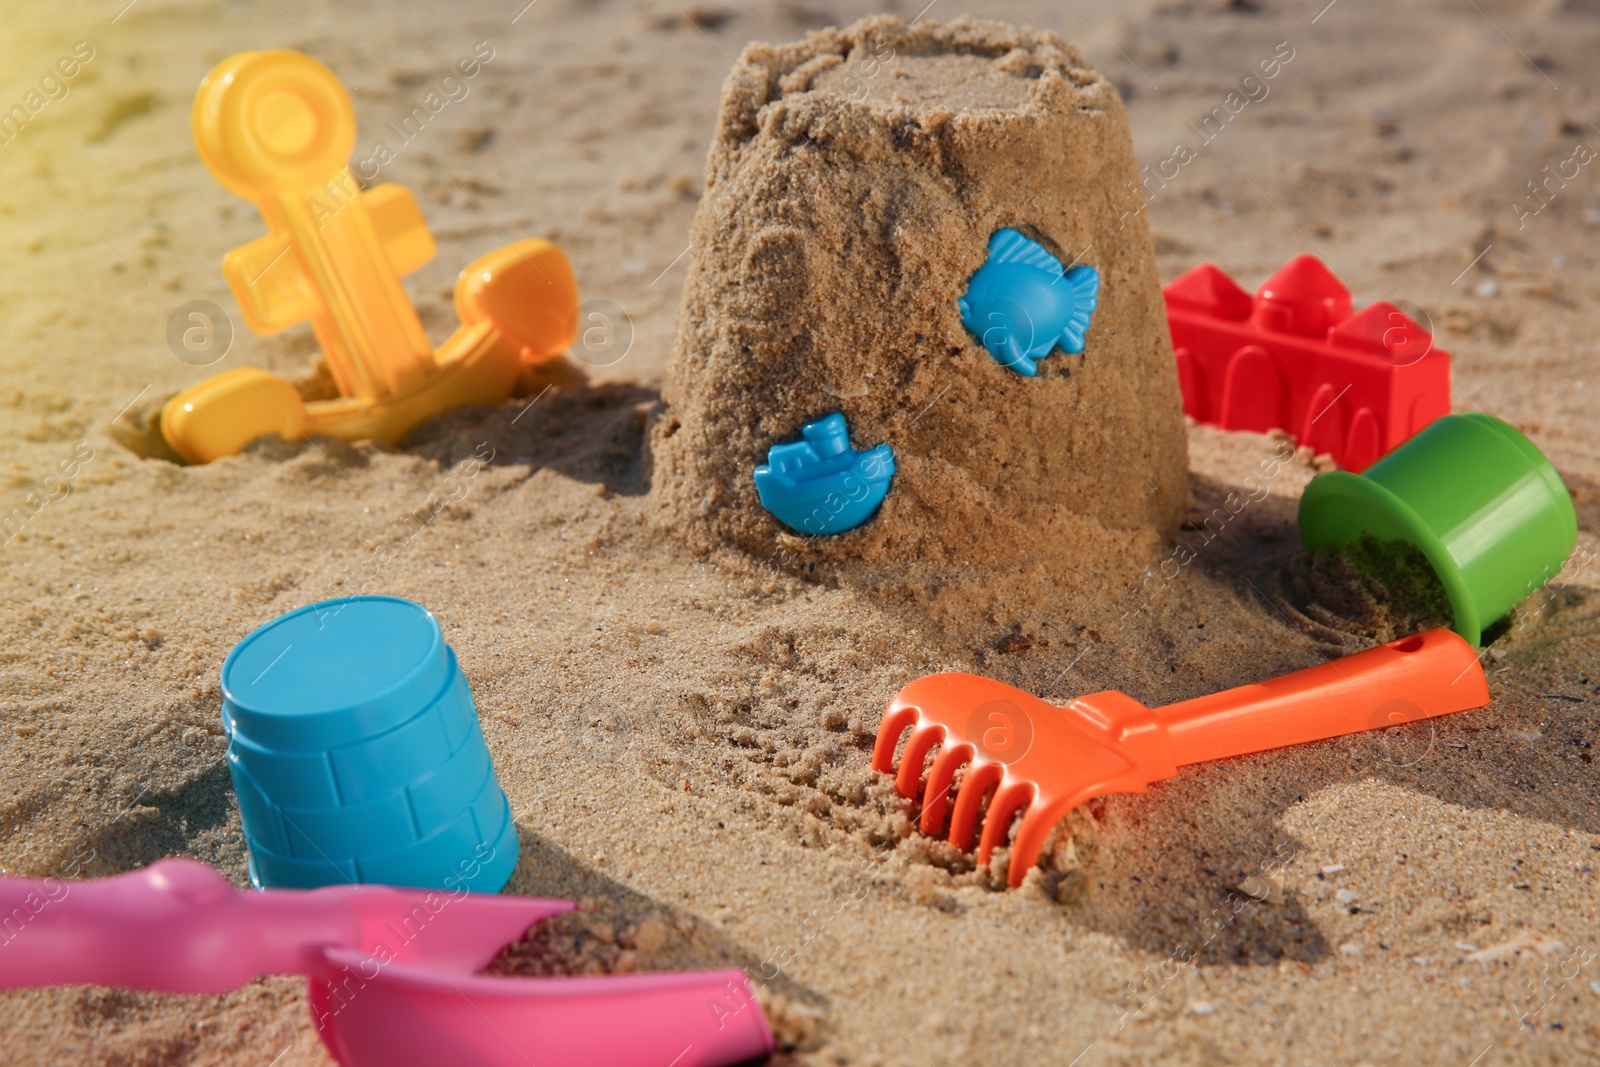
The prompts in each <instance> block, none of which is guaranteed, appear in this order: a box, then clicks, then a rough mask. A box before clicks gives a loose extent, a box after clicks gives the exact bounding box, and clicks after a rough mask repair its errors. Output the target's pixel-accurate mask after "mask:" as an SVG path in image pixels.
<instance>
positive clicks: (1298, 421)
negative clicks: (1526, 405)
mask: <svg viewBox="0 0 1600 1067" xmlns="http://www.w3.org/2000/svg"><path fill="white" fill-rule="evenodd" d="M1162 292H1163V294H1164V295H1165V296H1166V299H1167V322H1168V324H1169V326H1170V328H1171V330H1172V347H1173V348H1174V349H1176V350H1177V355H1178V382H1179V384H1180V385H1181V386H1182V387H1183V410H1184V411H1185V412H1186V413H1188V414H1189V415H1191V416H1193V417H1194V418H1195V419H1197V420H1199V421H1200V422H1208V423H1211V424H1213V425H1215V426H1221V427H1223V428H1224V429H1228V430H1256V431H1261V432H1264V431H1267V430H1285V431H1287V432H1289V433H1291V434H1293V435H1294V437H1295V439H1296V441H1297V442H1298V443H1299V444H1302V445H1309V446H1311V447H1312V448H1313V449H1315V450H1316V451H1317V452H1319V453H1321V452H1326V453H1328V454H1329V455H1331V456H1332V457H1333V459H1334V461H1335V462H1336V463H1338V464H1339V466H1341V467H1343V468H1345V469H1346V470H1356V471H1359V470H1363V469H1365V468H1366V467H1369V466H1371V465H1372V463H1373V462H1375V461H1376V460H1377V459H1378V458H1379V457H1380V456H1382V455H1384V454H1385V453H1387V452H1389V451H1390V450H1392V449H1393V448H1395V447H1396V446H1397V445H1399V444H1400V443H1401V442H1403V441H1405V440H1406V439H1407V438H1408V437H1410V436H1411V435H1412V434H1414V433H1416V432H1417V431H1418V430H1420V429H1422V428H1423V427H1424V426H1426V425H1428V423H1430V422H1432V421H1433V420H1434V419H1437V418H1438V417H1439V416H1441V415H1447V414H1449V413H1450V353H1448V352H1446V351H1445V350H1444V349H1442V348H1437V347H1435V346H1434V343H1433V335H1432V334H1430V333H1428V331H1426V330H1424V329H1423V328H1422V327H1421V326H1418V325H1417V324H1416V323H1415V322H1413V321H1412V320H1411V319H1409V318H1407V317H1406V315H1405V313H1404V312H1402V311H1401V310H1400V309H1399V308H1397V307H1395V306H1394V305H1393V304H1390V303H1387V302H1384V301H1381V300H1380V301H1378V302H1377V303H1375V304H1372V305H1370V306H1369V307H1366V308H1363V309H1362V310H1361V311H1359V312H1356V313H1355V314H1351V303H1350V290H1348V289H1346V288H1345V287H1344V285H1343V284H1342V283H1340V281H1339V279H1338V278H1336V277H1334V275H1333V272H1331V271H1330V270H1328V268H1327V266H1326V265H1325V264H1324V263H1323V262H1322V261H1321V260H1320V259H1318V258H1317V257H1315V256H1296V257H1295V258H1293V259H1291V260H1290V261H1289V262H1288V263H1285V264H1284V265H1283V268H1282V269H1281V270H1279V271H1278V273H1276V274H1274V275H1273V276H1272V277H1270V278H1268V279H1267V280H1266V281H1265V282H1263V283H1262V285H1261V288H1260V290H1258V291H1257V293H1256V295H1255V296H1254V297H1252V296H1251V295H1250V294H1249V293H1248V292H1246V291H1245V290H1244V289H1242V288H1240V287H1239V284H1238V283H1237V282H1235V281H1234V280H1233V279H1232V278H1230V277H1228V276H1227V275H1226V274H1224V273H1223V272H1222V271H1221V270H1218V269H1217V268H1216V267H1214V266H1212V265H1211V264H1209V263H1202V264H1201V265H1200V266H1198V267H1196V268H1194V269H1193V270H1191V271H1189V272H1188V273H1187V274H1185V275H1183V276H1182V277H1179V278H1176V279H1174V280H1173V281H1172V283H1171V284H1169V285H1168V286H1166V288H1165V289H1164V290H1162Z"/></svg>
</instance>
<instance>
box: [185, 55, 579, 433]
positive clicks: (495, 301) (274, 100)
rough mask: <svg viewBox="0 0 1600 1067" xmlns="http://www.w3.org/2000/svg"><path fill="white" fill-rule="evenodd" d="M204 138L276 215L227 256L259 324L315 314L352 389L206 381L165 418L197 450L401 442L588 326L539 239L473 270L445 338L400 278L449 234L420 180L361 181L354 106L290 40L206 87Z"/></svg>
mask: <svg viewBox="0 0 1600 1067" xmlns="http://www.w3.org/2000/svg"><path fill="white" fill-rule="evenodd" d="M194 137H195V145H196V147H197V148H198V149H199V152H200V158H201V159H202V160H203V161H204V162H205V164H206V167H207V168H208V169H209V170H210V171H211V173H212V174H213V175H214V176H215V177H216V178H217V180H218V181H220V182H221V183H222V184H223V185H225V186H226V187H227V188H228V189H229V190H230V191H231V192H233V193H236V194H238V195H239V196H242V197H244V198H246V199H248V200H251V201H253V202H254V203H255V204H256V206H257V207H258V208H259V209H260V211H261V218H262V220H263V221H264V222H265V223H266V224H267V230H268V233H267V235H266V236H265V237H260V238H257V239H256V240H254V241H251V242H250V243H249V244H247V245H244V246H243V247H240V248H236V249H234V250H233V251H232V252H230V253H228V255H227V257H226V258H225V259H224V260H223V263H222V271H223V274H224V275H225V276H226V277H227V279H228V286H229V288H231V289H232V290H233V295H234V298H235V299H236V300H238V302H239V307H240V309H241V310H242V311H243V312H244V317H245V321H246V322H248V323H249V324H250V328H251V329H253V330H255V331H256V332H257V333H262V334H269V333H276V332H277V331H279V330H282V329H286V328H287V327H290V326H293V325H295V324H296V323H300V322H305V321H307V320H310V322H311V327H312V330H313V331H314V332H315V333H316V336H317V341H318V343H319V344H320V345H321V346H322V354H323V356H324V357H326V359H327V361H328V367H329V369H330V370H331V371H332V373H333V379H334V382H335V383H336V384H337V385H338V388H339V394H340V395H339V398H338V399H336V400H327V401H311V402H305V401H302V400H301V398H300V394H299V393H298V392H297V391H296V390H295V388H294V387H293V386H292V385H290V384H289V382H287V381H285V380H284V379H282V378H279V377H277V376H276V375H272V374H269V373H267V372H266V371H263V370H256V369H253V368H241V369H237V370H231V371H228V372H226V373H224V374H220V375H218V376H217V377H215V378H212V379H210V380H208V381H205V382H202V383H200V384H199V385H197V386H194V387H193V388H191V389H188V390H186V391H184V392H183V393H180V394H179V395H178V396H176V397H174V398H173V399H172V400H171V401H169V402H168V404H167V406H166V408H165V409H164V410H163V412H162V415H161V431H162V433H163V434H164V435H165V436H166V438H167V441H168V442H169V443H170V444H171V445H172V447H173V448H174V449H175V450H176V451H177V452H178V453H179V455H181V456H183V457H184V458H185V459H187V460H189V461H190V462H194V463H208V462H210V461H211V460H214V459H217V458H219V457H221V456H227V455H232V454H233V453H235V452H238V451H239V450H240V449H242V448H243V447H244V446H245V445H247V444H249V443H250V442H251V441H253V440H254V439H255V438H257V437H260V436H262V435H264V434H273V433H275V434H279V435H280V436H283V437H288V438H291V439H297V438H300V437H302V436H304V435H306V434H312V433H321V434H329V435H332V436H335V437H342V438H345V439H347V440H358V439H361V438H373V439H376V440H380V441H384V442H386V443H388V444H398V443H399V441H400V439H401V438H403V437H404V436H405V435H406V433H407V432H409V431H410V430H411V428H412V427H414V426H416V425H417V424H418V423H420V422H422V421H423V420H424V419H426V418H429V417H431V416H433V415H437V414H439V413H441V412H444V411H448V410H450V409H451V408H456V407H462V406H465V405H469V404H497V403H499V402H500V401H502V400H504V399H505V398H506V397H507V396H508V395H509V394H510V392H511V390H512V388H513V387H514V386H515V384H516V381H517V378H518V376H519V375H520V373H521V371H522V367H523V365H524V364H525V363H536V362H540V361H543V360H547V359H551V358H554V357H556V356H559V355H560V354H561V353H562V352H564V351H566V349H567V348H568V347H569V346H570V345H571V343H572V341H573V340H574V338H575V337H576V331H577V325H578V321H577V316H576V312H577V306H578V289H577V283H576V282H575V281H574V280H573V276H572V268H571V267H570V266H569V264H568V263H567V259H566V257H565V256H564V255H563V254H562V253H561V250H560V249H558V248H556V247H555V246H554V245H552V244H550V243H549V242H547V241H539V240H527V241H519V242H517V243H515V244H512V245H508V246H507V247H505V248H501V249H499V250H498V251H495V252H491V253H490V254H489V255H487V256H484V257H483V258H482V259H479V260H478V261H476V262H475V263H473V264H472V265H471V266H469V267H468V268H467V269H466V270H464V271H462V272H461V276H460V277H459V278H458V279H457V281H456V289H455V304H456V312H457V314H458V315H459V316H460V318H461V327H460V329H458V330H457V331H456V332H455V333H454V334H453V335H452V336H451V337H450V338H449V339H448V340H447V341H445V343H444V344H443V345H441V346H440V347H439V349H438V350H437V351H434V350H433V348H432V347H431V346H430V345H429V343H428V338H427V335H426V334H425V333H424V332H423V329H422V323H421V321H420V320H419V319H418V318H417V313H416V311H415V310H413V309H412V306H411V303H410V301H409V300H408V299H407V297H406V292H405V289H404V287H403V286H402V285H401V282H400V278H401V276H402V275H404V274H408V273H410V272H411V271H414V270H416V269H417V268H418V267H420V266H422V265H423V264H424V263H426V262H427V261H428V260H429V259H431V258H432V257H433V252H434V244H433V236H432V235H431V234H430V233H429V232H428V226H427V223H426V222H424V221H423V218H422V213H421V211H420V210H419V209H418V207H417V202H416V200H415V199H414V198H413V197H412V195H411V193H410V192H409V191H408V190H407V189H405V188H404V187H402V186H399V185H379V186H376V187H374V188H372V189H367V190H365V191H363V190H362V189H361V188H360V187H359V186H358V185H357V184H356V181H355V178H354V177H353V176H352V175H351V173H350V169H349V167H348V166H347V165H346V161H347V160H348V159H349V157H350V151H351V149H352V148H353V147H354V145H355V137H356V126H355V112H354V110H353V108H352V107H351V104H350V98H349V96H348V95H347V94H346V93H345V91H344V88H343V87H342V86H341V85H340V84H339V80H338V78H337V77H335V76H334V74H333V72H332V71H330V70H328V69H327V68H326V67H324V66H322V65H321V64H320V63H317V62H316V61H315V60H313V59H311V58H309V57H307V56H305V55H302V54H300V53H299V52H290V51H271V52H242V53H240V54H238V55H235V56H233V57H231V58H229V59H226V60H223V61H222V62H221V63H219V64H218V65H217V66H216V67H215V68H213V69H212V71H211V73H210V74H208V75H206V78H205V80H204V81H203V82H201V83H200V91H199V93H198V94H197V95H196V97H195V102H194Z"/></svg>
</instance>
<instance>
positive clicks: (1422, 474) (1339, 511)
mask: <svg viewBox="0 0 1600 1067" xmlns="http://www.w3.org/2000/svg"><path fill="white" fill-rule="evenodd" d="M1363 533H1367V534H1371V535H1372V536H1373V537H1376V538H1378V539H1380V540H1383V541H1407V542H1410V543H1411V544H1413V545H1416V546H1417V548H1418V549H1420V550H1421V551H1422V554H1423V555H1425V556H1427V558H1428V562H1429V563H1431V564H1432V565H1433V569H1434V571H1435V572H1436V573H1437V574H1438V575H1439V580H1440V581H1441V582H1442V583H1443V584H1444V588H1445V592H1446V593H1447V594H1448V595H1449V597H1450V605H1451V607H1452V608H1453V609H1454V611H1455V630H1456V633H1458V634H1460V635H1461V636H1462V637H1464V638H1466V639H1467V640H1468V641H1471V642H1472V643H1473V644H1475V645H1476V644H1478V643H1479V640H1480V638H1481V637H1482V634H1483V627H1484V625H1485V624H1488V623H1492V622H1494V621H1495V620H1497V619H1499V618H1500V617H1501V616H1503V615H1505V614H1506V613H1507V612H1508V611H1510V610H1511V609H1512V608H1514V607H1516V606H1517V605H1518V604H1519V603H1521V602H1522V600H1523V599H1524V598H1525V597H1527V596H1529V595H1530V594H1531V593H1533V592H1534V590H1536V589H1538V588H1540V587H1541V586H1543V585H1544V584H1545V583H1546V582H1548V581H1549V580H1550V579H1551V578H1554V577H1555V576H1556V574H1557V573H1559V572H1560V570H1561V568H1562V567H1563V566H1564V565H1565V564H1566V561H1567V557H1568V556H1569V555H1570V554H1571V553H1572V547H1573V545H1575V544H1576V543H1577V540H1578V516H1577V513H1576V512H1575V511H1574V510H1573V507H1572V496H1571V494H1569V493H1568V492H1567V487H1566V486H1565V485H1563V484H1562V482H1561V477H1560V475H1558V474H1556V470H1555V468H1554V467H1552V466H1551V465H1550V461H1549V460H1548V459H1546V458H1545V457H1544V453H1543V452H1540V451H1539V449H1538V448H1537V447H1535V445H1534V444H1533V442H1532V441H1529V440H1528V439H1527V438H1526V437H1524V436H1523V435H1522V433H1521V432H1520V431H1518V430H1517V429H1516V428H1515V427H1513V426H1510V425H1508V424H1507V423H1505V422H1502V421H1501V420H1499V419H1497V418H1495V417H1493V416H1492V415H1482V414H1478V413H1476V412H1474V413H1472V414H1467V415H1447V416H1445V417H1444V418H1442V419H1438V420H1436V421H1434V422H1432V423H1430V424H1429V425H1428V426H1427V428H1425V429H1424V430H1422V432H1420V433H1418V434H1417V435H1416V436H1415V437H1413V438H1411V440H1409V441H1407V442H1406V443H1405V444H1403V445H1401V446H1400V447H1399V448H1397V449H1395V450H1394V451H1393V452H1391V453H1389V454H1388V455H1387V456H1384V457H1383V458H1382V459H1380V460H1378V462H1376V463H1374V464H1373V465H1372V466H1370V467H1368V468H1367V469H1366V470H1364V471H1362V472H1361V473H1360V474H1352V473H1350V472H1348V471H1333V472H1331V473H1328V474H1323V475H1319V476H1318V477H1316V478H1315V479H1313V480H1312V482H1311V484H1310V485H1308V486H1307V487H1306V491H1305V493H1304V495H1302V496H1301V498H1300V542H1301V544H1303V545H1304V546H1305V548H1306V551H1308V552H1309V551H1311V550H1313V549H1318V548H1322V547H1324V546H1327V545H1332V546H1340V545H1347V544H1349V543H1350V542H1352V541H1354V540H1356V539H1357V538H1358V537H1360V536H1361V535H1362V534H1363Z"/></svg>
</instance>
